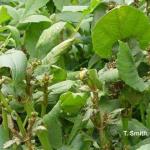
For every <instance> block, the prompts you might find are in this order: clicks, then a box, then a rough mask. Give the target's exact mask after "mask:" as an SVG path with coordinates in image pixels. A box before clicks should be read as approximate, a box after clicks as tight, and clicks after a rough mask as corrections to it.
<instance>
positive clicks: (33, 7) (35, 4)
mask: <svg viewBox="0 0 150 150" xmlns="http://www.w3.org/2000/svg"><path fill="white" fill-rule="evenodd" d="M48 1H49V0H26V3H25V15H29V14H33V13H34V12H35V11H37V10H38V9H39V8H41V7H43V6H45V5H46V4H47V3H48Z"/></svg>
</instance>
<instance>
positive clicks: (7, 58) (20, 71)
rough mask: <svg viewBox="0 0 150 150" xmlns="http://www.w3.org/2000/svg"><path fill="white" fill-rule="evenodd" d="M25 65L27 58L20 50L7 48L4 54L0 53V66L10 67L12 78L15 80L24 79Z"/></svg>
mask: <svg viewBox="0 0 150 150" xmlns="http://www.w3.org/2000/svg"><path fill="white" fill-rule="evenodd" d="M26 66H27V58H26V55H25V54H24V53H23V52H22V51H19V50H9V51H7V52H6V53H5V54H2V55H0V68H2V67H8V68H10V69H11V72H12V78H13V80H15V81H16V82H20V81H22V80H23V79H24V77H25V72H26Z"/></svg>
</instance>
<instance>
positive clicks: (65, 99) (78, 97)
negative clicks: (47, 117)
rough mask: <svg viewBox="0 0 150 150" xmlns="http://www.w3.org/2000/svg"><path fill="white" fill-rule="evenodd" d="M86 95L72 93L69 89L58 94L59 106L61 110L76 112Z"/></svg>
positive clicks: (69, 112)
mask: <svg viewBox="0 0 150 150" xmlns="http://www.w3.org/2000/svg"><path fill="white" fill-rule="evenodd" d="M87 98H88V96H87V94H85V93H72V92H70V91H68V92H66V93H64V94H62V95H61V96H60V106H61V109H62V110H63V112H65V113H68V114H76V113H78V112H79V110H80V109H81V108H82V107H83V106H84V105H85V103H86V100H87Z"/></svg>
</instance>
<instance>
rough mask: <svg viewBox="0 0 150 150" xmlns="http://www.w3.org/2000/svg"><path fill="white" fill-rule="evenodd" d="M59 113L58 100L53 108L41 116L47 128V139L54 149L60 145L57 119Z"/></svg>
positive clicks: (59, 128) (59, 127) (60, 137)
mask: <svg viewBox="0 0 150 150" xmlns="http://www.w3.org/2000/svg"><path fill="white" fill-rule="evenodd" d="M59 113H60V103H59V102H58V103H57V104H56V105H55V106H54V107H53V109H52V110H51V111H50V112H49V113H48V114H47V115H45V116H44V117H43V122H44V124H45V127H46V128H47V130H48V137H49V141H50V143H51V145H52V147H53V148H55V149H58V148H60V147H61V146H62V129H61V123H60V121H59Z"/></svg>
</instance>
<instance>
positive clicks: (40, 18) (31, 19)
mask: <svg viewBox="0 0 150 150" xmlns="http://www.w3.org/2000/svg"><path fill="white" fill-rule="evenodd" d="M38 22H51V21H50V19H49V18H48V17H46V16H43V15H31V16H28V17H26V18H23V19H22V20H20V23H21V24H23V23H38Z"/></svg>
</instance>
